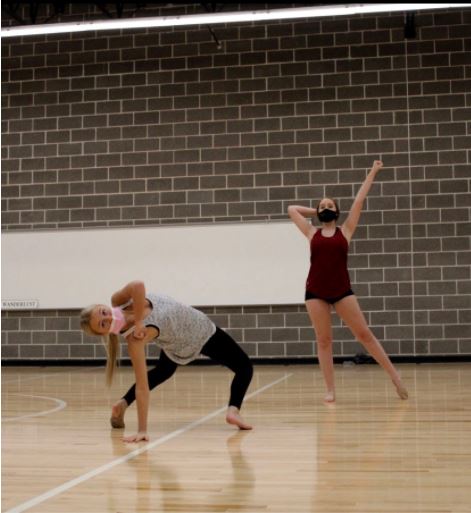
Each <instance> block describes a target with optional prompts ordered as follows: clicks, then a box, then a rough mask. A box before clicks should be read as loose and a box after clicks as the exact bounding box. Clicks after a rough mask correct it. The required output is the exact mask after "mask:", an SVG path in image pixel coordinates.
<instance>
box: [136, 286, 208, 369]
mask: <svg viewBox="0 0 471 513" xmlns="http://www.w3.org/2000/svg"><path fill="white" fill-rule="evenodd" d="M146 299H147V300H148V301H149V302H150V304H151V307H152V311H151V313H150V314H149V315H148V316H147V317H145V318H144V319H143V320H142V322H143V324H144V325H145V326H154V327H155V328H157V329H158V330H159V336H158V337H157V338H156V339H155V342H156V344H157V345H158V346H159V347H160V348H161V349H163V350H164V351H165V354H166V355H167V356H168V357H169V358H170V359H171V360H173V361H174V362H175V363H178V364H180V365H184V364H186V363H189V362H191V361H192V360H194V359H195V358H197V357H198V356H199V354H200V352H201V349H202V348H203V346H204V344H206V342H207V341H208V340H209V339H210V338H211V337H212V336H213V335H214V333H215V332H216V326H215V324H214V323H213V322H212V321H211V319H209V318H208V317H207V316H206V315H204V313H202V312H200V311H199V310H196V309H195V308H193V307H191V306H187V305H184V304H182V303H179V302H178V301H175V300H174V299H172V298H171V297H169V296H166V295H164V294H152V293H150V294H147V295H146Z"/></svg>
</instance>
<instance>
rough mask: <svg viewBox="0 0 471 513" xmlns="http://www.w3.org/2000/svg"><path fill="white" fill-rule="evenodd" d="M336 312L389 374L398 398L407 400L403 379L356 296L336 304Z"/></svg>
mask: <svg viewBox="0 0 471 513" xmlns="http://www.w3.org/2000/svg"><path fill="white" fill-rule="evenodd" d="M334 306H335V310H336V311H337V313H338V315H339V316H340V318H341V319H342V320H343V322H344V323H345V324H346V325H347V326H348V327H349V328H350V330H351V332H352V333H353V335H354V336H355V337H356V338H357V339H358V340H359V341H360V342H361V343H362V344H363V346H364V347H365V349H367V351H368V352H369V353H370V354H371V356H372V357H373V358H374V359H375V360H376V361H377V362H378V363H379V364H380V365H381V367H382V368H383V369H384V370H385V371H386V372H387V373H388V374H389V376H390V378H391V380H392V382H393V383H394V386H395V387H396V391H397V394H398V396H399V397H400V398H401V399H407V398H408V393H407V389H406V388H405V387H404V385H403V384H402V382H401V377H400V376H399V373H398V372H397V369H396V368H395V367H394V365H393V364H392V362H391V360H390V359H389V357H388V355H387V354H386V352H385V351H384V349H383V346H382V345H381V344H380V343H379V341H378V339H377V338H376V337H375V336H374V334H373V332H372V331H371V330H370V328H369V327H368V325H367V323H366V319H365V316H364V315H363V312H362V311H361V309H360V305H359V304H358V300H357V298H356V296H347V297H345V298H343V299H341V300H340V301H338V302H337V303H335V305H334Z"/></svg>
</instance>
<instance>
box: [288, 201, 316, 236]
mask: <svg viewBox="0 0 471 513" xmlns="http://www.w3.org/2000/svg"><path fill="white" fill-rule="evenodd" d="M316 214H317V210H316V209H315V208H309V207H303V206H300V205H290V206H289V207H288V215H289V216H290V218H291V221H293V223H294V224H295V225H296V226H297V227H298V228H299V230H300V231H301V232H302V233H303V234H304V235H305V236H306V237H307V238H308V240H311V239H312V237H313V235H314V234H315V233H316V228H314V226H312V224H311V223H310V222H309V221H308V220H307V219H306V218H307V217H314V216H315V215H316Z"/></svg>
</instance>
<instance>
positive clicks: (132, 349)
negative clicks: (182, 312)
mask: <svg viewBox="0 0 471 513" xmlns="http://www.w3.org/2000/svg"><path fill="white" fill-rule="evenodd" d="M145 331H146V333H145V336H144V338H143V339H142V340H141V339H137V338H135V337H134V336H133V335H130V336H129V337H128V338H127V342H128V353H129V356H130V358H131V362H132V366H133V369H134V375H135V377H136V404H137V425H138V429H137V431H138V432H137V434H135V435H130V436H126V437H124V438H123V439H124V441H125V442H139V441H141V440H144V441H147V440H149V437H148V435H147V415H148V412H149V381H148V379H147V363H146V353H145V348H146V345H147V343H148V342H149V341H150V340H152V339H153V338H155V337H156V336H157V330H156V329H155V328H151V327H149V328H146V329H145Z"/></svg>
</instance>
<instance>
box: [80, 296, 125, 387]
mask: <svg viewBox="0 0 471 513" xmlns="http://www.w3.org/2000/svg"><path fill="white" fill-rule="evenodd" d="M95 307H96V305H91V306H87V308H84V309H83V310H82V311H81V312H80V327H81V328H82V331H84V332H85V333H86V334H87V335H95V336H96V335H98V336H99V335H100V334H99V333H96V332H95V331H93V329H92V327H91V326H90V319H91V317H92V313H93V310H94V308H95ZM102 341H103V345H104V346H105V350H106V371H105V376H106V384H107V385H108V386H110V385H111V383H112V382H113V375H114V371H115V369H116V367H117V366H118V360H119V357H120V355H119V337H118V335H115V334H114V333H108V335H104V336H102Z"/></svg>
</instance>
